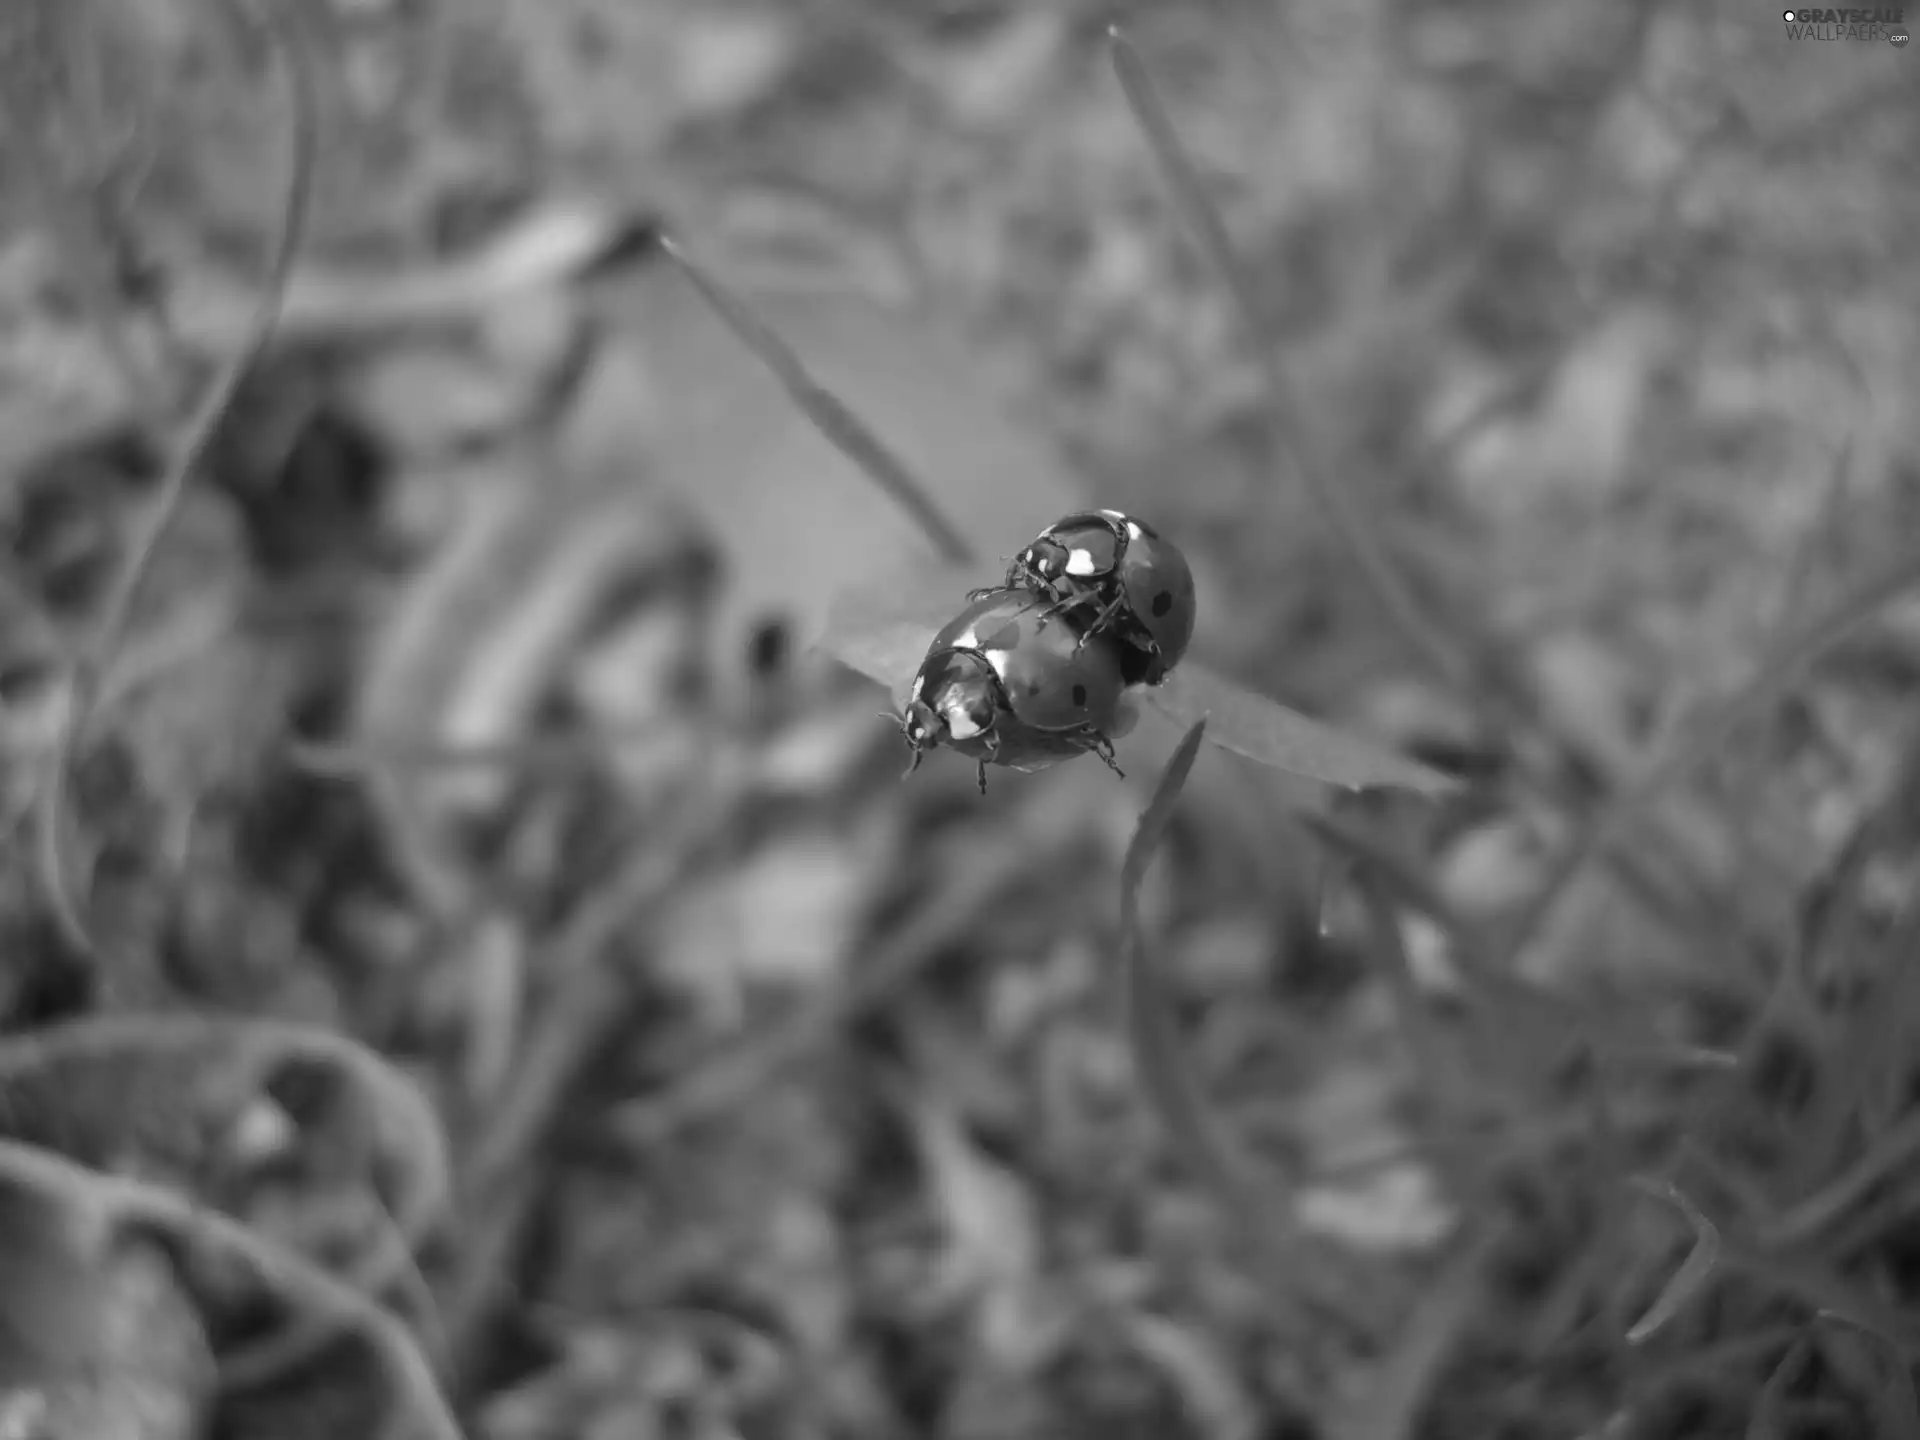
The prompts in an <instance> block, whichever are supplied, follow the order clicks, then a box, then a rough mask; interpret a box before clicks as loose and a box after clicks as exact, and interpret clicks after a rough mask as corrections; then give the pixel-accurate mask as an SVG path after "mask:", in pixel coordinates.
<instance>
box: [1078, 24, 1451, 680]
mask: <svg viewBox="0 0 1920 1440" xmlns="http://www.w3.org/2000/svg"><path fill="white" fill-rule="evenodd" d="M1107 38H1108V41H1109V43H1110V46H1111V49H1112V53H1113V69H1114V73H1115V75H1116V76H1118V77H1119V81H1120V88H1121V90H1122V91H1124V92H1125V94H1126V99H1127V105H1128V108H1129V109H1131V110H1132V111H1133V116H1134V119H1135V120H1136V121H1137V122H1138V123H1139V126H1140V129H1141V132H1142V133H1143V134H1144V135H1145V136H1146V139H1147V148H1148V149H1149V150H1151V151H1152V152H1153V158H1154V161H1155V163H1156V164H1157V165H1158V167H1159V170H1160V173H1161V177H1162V179H1163V180H1164V181H1165V183H1166V186H1167V189H1168V190H1169V191H1171V192H1172V195H1173V201H1174V205H1175V208H1176V209H1177V210H1178V211H1179V213H1180V216H1181V218H1182V219H1184V220H1185V221H1186V222H1187V223H1188V224H1189V225H1191V226H1192V227H1193V230H1194V235H1195V238H1196V239H1197V240H1198V242H1199V246H1200V250H1201V252H1202V254H1204V255H1205V256H1206V259H1207V261H1208V262H1209V263H1210V264H1211V265H1212V266H1213V268H1214V269H1215V270H1216V271H1217V272H1218V273H1219V275H1220V279H1221V281H1222V282H1223V283H1224V284H1225V285H1226V287H1227V291H1228V293H1229V294H1231V295H1232V296H1233V299H1234V303H1235V304H1236V305H1238V307H1239V309H1240V312H1241V315H1242V316H1243V317H1244V319H1245V321H1246V324H1247V327H1248V329H1249V330H1250V331H1251V332H1252V339H1253V344H1254V349H1255V351H1256V352H1257V358H1258V360H1259V362H1260V374H1261V378H1262V380H1263V381H1264V382H1265V386H1266V392H1267V407H1268V409H1269V410H1270V411H1271V413H1272V417H1273V431H1274V438H1275V439H1276V440H1277V441H1278V443H1279V444H1280V446H1281V447H1282V448H1283V449H1284V450H1285V451H1287V452H1288V454H1289V455H1290V457H1291V458H1292V460H1293V463H1294V468H1295V469H1296V470H1298V471H1299V473H1300V476H1301V478H1302V479H1303V480H1304V481H1305V482H1306V485H1307V488H1308V489H1309V490H1311V491H1312V492H1313V496H1314V499H1315V500H1317V501H1318V502H1319V503H1320V506H1321V508H1322V509H1323V510H1324V511H1325V512H1326V515H1327V519H1328V520H1329V521H1330V522H1331V524H1332V526H1333V530H1334V533H1335V534H1336V535H1338V536H1339V537H1340V540H1341V542H1342V543H1343V544H1344V545H1345V546H1346V548H1347V550H1348V553H1349V554H1350V555H1351V556H1352V557H1353V561H1354V564H1355V565H1356V566H1357V567H1358V568H1359V570H1360V573H1361V575H1362V577H1363V578H1364V579H1365V581H1366V583H1367V586H1368V587H1369V588H1370V589H1371V590H1372V591H1373V592H1374V595H1375V596H1376V598H1378V600H1379V601H1380V603H1381V605H1382V607H1383V608H1384V609H1385V610H1386V612H1387V614H1388V615H1389V616H1390V617H1391V618H1392V620H1393V623H1394V625H1395V627H1396V628H1397V629H1398V630H1399V631H1400V633H1401V634H1402V635H1403V636H1404V637H1405V638H1406V640H1407V642H1408V643H1409V644H1410V645H1411V646H1412V647H1413V649H1414V651H1415V652H1416V653H1417V654H1418V655H1419V656H1420V658H1421V659H1422V660H1424V661H1425V662H1426V663H1427V664H1428V665H1429V666H1431V667H1432V669H1433V670H1434V671H1435V673H1436V674H1438V675H1439V676H1440V678H1441V679H1442V680H1444V681H1445V682H1446V683H1447V684H1448V685H1449V686H1451V687H1452V688H1453V689H1454V690H1455V691H1456V692H1457V693H1459V694H1461V695H1465V696H1470V697H1479V698H1482V699H1484V698H1485V696H1484V695H1483V693H1482V692H1483V690H1484V687H1483V686H1481V685H1479V684H1477V683H1476V681H1475V676H1474V667H1473V665H1472V664H1471V663H1470V662H1469V660H1468V658H1467V657H1466V656H1465V655H1464V654H1463V653H1462V652H1461V650H1460V648H1459V647H1458V646H1456V645H1455V644H1453V643H1452V642H1451V641H1450V640H1449V639H1448V638H1447V637H1446V636H1445V635H1444V634H1442V633H1441V632H1440V631H1439V630H1437V629H1436V628H1435V627H1434V626H1433V625H1431V624H1429V623H1428V622H1427V619H1426V617H1425V615H1424V614H1423V613H1422V611H1421V609H1420V605H1419V603H1418V602H1417V601H1416V600H1415V599H1414V597H1413V594H1412V592H1411V591H1410V590H1409V589H1408V587H1407V584H1406V581H1405V578H1404V577H1403V576H1402V575H1401V573H1400V571H1399V569H1398V568H1397V567H1396V566H1395V565H1394V563H1393V561H1392V559H1391V558H1390V557H1389V556H1388V555H1387V552H1386V549H1385V547H1384V546H1383V545H1381V543H1380V540H1379V537H1378V536H1377V535H1376V534H1375V533H1374V530H1373V527H1372V526H1371V525H1370V524H1369V523H1368V520H1367V517H1366V515H1365V514H1364V513H1363V512H1362V511H1361V510H1360V508H1359V507H1358V506H1356V505H1354V504H1353V503H1352V502H1351V501H1350V500H1349V499H1348V498H1347V495H1346V493H1345V492H1344V491H1343V490H1341V489H1340V487H1339V486H1338V485H1337V484H1335V483H1334V481H1333V479H1332V477H1331V476H1329V475H1328V474H1327V470H1326V466H1325V465H1324V464H1323V463H1321V460H1320V458H1319V456H1317V455H1316V454H1314V453H1312V450H1311V446H1310V442H1309V437H1310V434H1311V431H1310V429H1309V427H1308V426H1307V425H1305V424H1304V423H1303V422H1302V419H1301V414H1300V407H1299V406H1297V405H1296V404H1294V402H1293V395H1292V392H1291V389H1290V387H1289V386H1288V384H1287V382H1286V377H1285V376H1284V375H1283V374H1282V373H1281V371H1280V361H1279V355H1278V353H1277V347H1276V346H1275V344H1274V338H1273V336H1272V335H1271V334H1270V333H1269V327H1268V325H1267V323H1266V319H1265V307H1263V306H1262V305H1261V303H1260V296H1259V292H1258V291H1257V290H1256V289H1255V288H1254V284H1253V280H1252V277H1251V276H1250V275H1249V274H1248V273H1247V268H1246V266H1245V265H1243V264H1242V263H1241V262H1240V257H1239V255H1238V254H1237V253H1236V252H1235V250H1234V247H1233V240H1232V237H1230V236H1229V235H1228V234H1227V227H1226V222H1225V221H1223V220H1222V219H1221V218H1220V211H1219V209H1218V208H1217V207H1216V206H1215V205H1214V203H1213V201H1212V200H1211V199H1210V198H1209V197H1208V195H1207V191H1206V187H1205V186H1204V185H1203V184H1201V182H1200V176H1199V174H1198V172H1196V171H1195V169H1194V167H1193V162H1192V160H1190V159H1189V158H1188V157H1187V152H1186V148H1185V147H1184V146H1183V145H1182V144H1181V143H1180V137H1179V135H1178V134H1177V133H1175V131H1174V128H1173V122H1172V121H1171V120H1169V119H1168V118H1167V110H1166V106H1164V105H1163V104H1161V102H1160V97H1159V95H1158V93H1157V92H1156V91H1155V89H1154V85H1153V79H1152V77H1151V76H1149V75H1148V74H1147V67H1146V65H1145V64H1144V63H1143V62H1142V61H1141V59H1140V55H1139V52H1138V51H1137V50H1135V49H1134V47H1133V42H1132V41H1131V40H1129V39H1128V38H1127V36H1126V32H1124V31H1123V30H1122V29H1121V28H1120V27H1119V26H1118V25H1113V26H1109V27H1108V30H1107Z"/></svg>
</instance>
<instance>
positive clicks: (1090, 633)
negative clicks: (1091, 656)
mask: <svg viewBox="0 0 1920 1440" xmlns="http://www.w3.org/2000/svg"><path fill="white" fill-rule="evenodd" d="M1126 603H1127V597H1126V596H1125V595H1116V596H1114V597H1113V599H1112V600H1111V601H1110V602H1108V604H1107V605H1106V606H1105V607H1103V608H1102V609H1101V611H1100V613H1099V614H1098V615H1095V616H1094V617H1093V619H1091V620H1089V621H1088V622H1087V628H1086V629H1085V630H1084V631H1082V632H1081V635H1080V643H1079V644H1078V645H1075V646H1074V647H1073V653H1074V654H1076V655H1078V654H1079V653H1080V651H1081V650H1083V649H1084V648H1085V647H1086V643H1087V641H1089V640H1091V639H1092V638H1093V637H1094V636H1095V635H1097V634H1099V633H1100V627H1101V626H1102V625H1104V624H1106V623H1107V621H1109V620H1111V619H1112V618H1113V617H1114V616H1115V615H1118V614H1119V613H1120V607H1121V606H1122V605H1125V604H1126Z"/></svg>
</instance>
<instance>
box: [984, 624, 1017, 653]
mask: <svg viewBox="0 0 1920 1440" xmlns="http://www.w3.org/2000/svg"><path fill="white" fill-rule="evenodd" d="M975 633H976V638H977V639H978V640H979V642H980V643H979V647H978V648H980V649H982V650H1011V649H1013V648H1014V647H1015V646H1016V645H1018V644H1019V643H1020V626H1019V623H1018V622H1017V621H1012V620H1009V621H1007V622H1006V623H1005V624H1003V625H1002V626H1001V627H1000V628H999V629H998V630H995V631H993V632H991V633H988V632H987V631H984V630H982V631H977V632H975Z"/></svg>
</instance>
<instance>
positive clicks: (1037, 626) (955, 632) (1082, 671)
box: [914, 590, 1126, 731]
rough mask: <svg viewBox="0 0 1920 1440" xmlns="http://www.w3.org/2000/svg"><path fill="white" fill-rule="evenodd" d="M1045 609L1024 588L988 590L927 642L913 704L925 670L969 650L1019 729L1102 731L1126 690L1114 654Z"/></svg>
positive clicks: (1044, 602) (1046, 604)
mask: <svg viewBox="0 0 1920 1440" xmlns="http://www.w3.org/2000/svg"><path fill="white" fill-rule="evenodd" d="M1053 608H1054V606H1053V602H1052V601H1051V600H1050V599H1048V597H1047V596H1045V595H1043V594H1040V593H1038V592H1035V591H1031V590H993V591H989V592H988V593H987V594H985V595H983V596H981V597H980V598H979V599H977V600H975V601H973V602H972V603H971V604H970V605H968V606H967V608H966V609H964V610H962V611H961V612H960V613H959V614H958V615H956V616H955V617H954V618H953V619H952V620H950V621H948V622H947V624H946V625H945V627H943V628H942V629H941V630H940V632H939V633H938V634H936V635H935V636H934V638H933V644H932V645H931V646H929V647H928V650H927V659H926V660H925V661H924V662H922V664H921V667H920V675H919V676H918V677H916V679H915V681H914V698H916V699H919V698H921V692H922V687H923V683H924V681H925V680H926V679H927V677H928V676H929V672H930V670H931V669H932V668H934V667H937V666H938V665H941V664H944V663H946V662H944V660H943V658H942V657H943V656H944V655H945V653H946V652H949V651H961V652H971V653H972V654H974V655H978V656H980V657H982V658H983V659H984V660H985V661H986V662H987V664H988V665H989V666H991V668H992V670H993V672H994V675H995V676H996V678H997V679H998V680H999V682H1000V687H1001V692H1002V699H1003V702H1004V704H1005V706H1006V708H1007V709H1008V710H1009V711H1010V712H1011V713H1012V715H1013V716H1014V718H1015V719H1017V720H1018V721H1020V723H1021V724H1023V725H1026V726H1029V727H1031V728H1032V729H1035V730H1053V731H1065V730H1095V731H1104V730H1106V729H1107V728H1108V727H1109V726H1110V725H1111V723H1112V721H1113V719H1114V715H1115V711H1116V709H1117V707H1118V705H1119V702H1120V693H1121V691H1123V690H1124V689H1125V688H1126V680H1125V678H1124V676H1123V675H1122V674H1121V655H1120V653H1119V651H1118V649H1117V647H1116V646H1115V645H1114V644H1113V643H1112V641H1111V640H1108V639H1107V638H1106V637H1103V636H1092V637H1087V636H1085V633H1084V631H1083V630H1081V629H1080V628H1079V627H1078V626H1076V625H1075V624H1074V623H1073V621H1072V618H1071V617H1070V616H1067V615H1064V614H1049V612H1050V611H1052V610H1053ZM1083 639H1085V640H1086V642H1087V643H1084V644H1083V643H1082V640H1083Z"/></svg>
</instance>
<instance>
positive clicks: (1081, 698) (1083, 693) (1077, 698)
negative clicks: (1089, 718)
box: [1073, 685, 1087, 710]
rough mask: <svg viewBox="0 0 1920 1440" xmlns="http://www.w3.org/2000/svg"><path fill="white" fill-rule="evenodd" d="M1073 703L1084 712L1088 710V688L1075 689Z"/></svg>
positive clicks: (1076, 687)
mask: <svg viewBox="0 0 1920 1440" xmlns="http://www.w3.org/2000/svg"><path fill="white" fill-rule="evenodd" d="M1073 703H1074V704H1075V705H1077V706H1079V707H1080V708H1081V709H1082V710H1084V709H1086V708H1087V687H1086V686H1084V685H1076V686H1074V687H1073Z"/></svg>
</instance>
